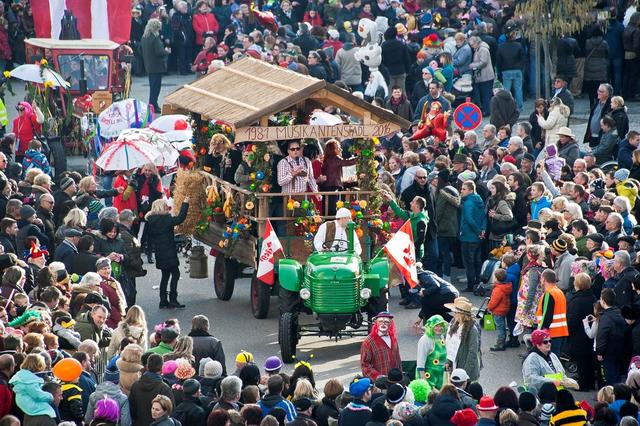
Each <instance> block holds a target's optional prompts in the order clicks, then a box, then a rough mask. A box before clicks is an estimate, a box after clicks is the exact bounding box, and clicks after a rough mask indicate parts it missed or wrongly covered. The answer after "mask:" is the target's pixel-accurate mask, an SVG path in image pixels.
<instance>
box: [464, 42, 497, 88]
mask: <svg viewBox="0 0 640 426" xmlns="http://www.w3.org/2000/svg"><path fill="white" fill-rule="evenodd" d="M469 68H471V69H472V70H474V72H475V78H474V82H475V83H484V82H485V81H492V80H493V79H494V78H495V76H496V75H495V74H494V72H493V65H492V64H491V53H490V52H489V45H488V44H487V43H485V42H484V41H483V42H481V43H480V46H478V47H477V48H476V49H474V52H473V61H472V62H471V63H470V64H469Z"/></svg>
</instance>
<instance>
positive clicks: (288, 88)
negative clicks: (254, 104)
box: [218, 67, 299, 93]
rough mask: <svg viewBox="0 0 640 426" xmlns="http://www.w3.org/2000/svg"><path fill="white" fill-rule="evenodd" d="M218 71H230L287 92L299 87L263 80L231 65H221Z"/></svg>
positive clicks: (292, 91) (294, 90)
mask: <svg viewBox="0 0 640 426" xmlns="http://www.w3.org/2000/svg"><path fill="white" fill-rule="evenodd" d="M218 71H223V72H230V73H232V74H235V75H237V76H240V77H243V78H248V79H249V80H253V81H256V82H258V83H260V84H264V85H266V86H271V87H274V88H276V89H280V90H284V91H287V92H289V93H296V92H298V91H299V89H295V88H293V87H289V86H285V85H284V84H280V83H276V82H275V81H270V80H265V79H263V78H260V77H257V76H255V75H251V74H249V73H246V72H244V71H240V70H237V69H235V68H231V67H222V68H220V69H219V70H218Z"/></svg>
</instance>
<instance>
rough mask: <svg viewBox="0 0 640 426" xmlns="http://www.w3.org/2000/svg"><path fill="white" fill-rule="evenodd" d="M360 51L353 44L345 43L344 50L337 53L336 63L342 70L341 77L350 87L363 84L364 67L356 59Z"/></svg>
mask: <svg viewBox="0 0 640 426" xmlns="http://www.w3.org/2000/svg"><path fill="white" fill-rule="evenodd" d="M358 49H359V48H358V47H354V46H353V44H352V43H345V44H344V46H343V47H342V49H340V50H338V52H337V53H336V63H337V64H338V67H339V68H340V76H341V78H342V81H344V83H345V84H346V85H348V86H356V85H358V84H362V67H361V66H360V61H358V60H357V59H356V58H355V54H356V52H357V51H358Z"/></svg>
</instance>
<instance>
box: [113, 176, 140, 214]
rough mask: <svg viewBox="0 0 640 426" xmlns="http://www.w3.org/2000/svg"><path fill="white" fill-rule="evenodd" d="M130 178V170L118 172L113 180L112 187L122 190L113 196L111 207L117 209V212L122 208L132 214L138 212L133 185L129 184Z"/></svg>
mask: <svg viewBox="0 0 640 426" xmlns="http://www.w3.org/2000/svg"><path fill="white" fill-rule="evenodd" d="M130 180H131V171H123V172H119V173H118V176H117V177H116V180H115V181H114V182H113V189H118V188H122V192H121V193H120V194H118V195H116V196H115V197H113V207H115V208H117V209H118V213H119V212H121V211H122V210H125V209H129V210H131V211H132V212H133V213H134V214H137V213H138V200H137V199H136V193H135V189H134V188H133V186H129V181H130Z"/></svg>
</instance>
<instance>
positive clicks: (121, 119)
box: [98, 99, 149, 138]
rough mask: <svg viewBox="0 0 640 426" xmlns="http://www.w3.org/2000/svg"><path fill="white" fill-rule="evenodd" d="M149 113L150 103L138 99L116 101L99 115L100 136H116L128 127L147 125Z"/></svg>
mask: <svg viewBox="0 0 640 426" xmlns="http://www.w3.org/2000/svg"><path fill="white" fill-rule="evenodd" d="M148 114H149V107H148V105H147V104H146V103H145V102H141V101H139V100H137V99H125V100H124V101H119V102H114V103H113V104H111V106H109V108H107V109H105V110H104V111H102V112H101V113H100V115H99V116H98V124H99V125H100V136H102V137H103V138H115V137H118V136H119V135H120V133H122V132H123V131H124V130H126V129H130V128H132V127H136V128H140V127H145V125H146V123H147V121H148V118H149V117H148Z"/></svg>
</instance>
